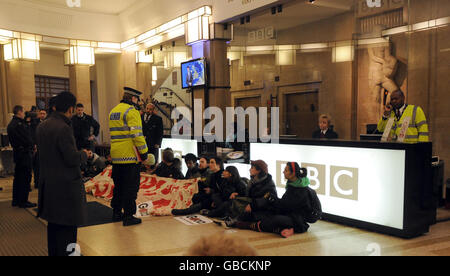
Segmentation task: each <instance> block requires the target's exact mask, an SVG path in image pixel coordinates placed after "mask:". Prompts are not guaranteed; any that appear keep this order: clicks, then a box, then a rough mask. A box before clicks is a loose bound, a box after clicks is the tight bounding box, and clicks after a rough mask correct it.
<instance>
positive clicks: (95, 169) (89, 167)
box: [81, 153, 106, 180]
mask: <svg viewBox="0 0 450 276" xmlns="http://www.w3.org/2000/svg"><path fill="white" fill-rule="evenodd" d="M105 168H106V159H105V158H104V157H100V156H99V155H98V154H96V153H92V155H91V156H90V157H89V158H88V159H87V161H86V163H84V164H81V174H82V175H83V179H85V180H89V179H91V178H92V177H96V176H97V175H99V174H100V173H102V172H103V170H104V169H105Z"/></svg>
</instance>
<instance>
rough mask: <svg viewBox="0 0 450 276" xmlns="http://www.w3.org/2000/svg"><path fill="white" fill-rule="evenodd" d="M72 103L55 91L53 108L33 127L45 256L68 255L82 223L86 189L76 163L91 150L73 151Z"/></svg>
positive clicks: (71, 97)
mask: <svg viewBox="0 0 450 276" xmlns="http://www.w3.org/2000/svg"><path fill="white" fill-rule="evenodd" d="M75 105H76V98H75V96H74V95H73V94H71V93H70V92H63V93H61V94H59V95H58V96H57V98H56V99H55V111H54V112H53V113H52V114H51V116H50V117H49V118H48V119H47V120H46V121H44V122H42V123H41V124H40V125H39V126H38V128H37V145H38V150H39V163H40V167H39V168H40V178H39V202H38V205H39V209H38V217H41V218H42V219H44V220H46V221H48V227H47V239H48V254H49V256H67V255H68V254H71V253H72V252H68V250H70V249H71V248H70V246H71V245H72V246H74V247H75V244H76V243H77V230H78V227H79V226H82V225H83V224H85V222H86V216H87V210H86V192H85V190H84V185H83V182H82V178H81V169H80V166H81V164H82V163H85V162H86V160H87V158H89V157H90V156H91V155H92V152H91V151H88V150H82V151H78V150H77V146H76V142H75V138H74V136H73V129H72V125H71V124H72V122H71V118H72V115H73V112H74V109H75ZM75 248H76V247H75ZM72 249H73V248H72Z"/></svg>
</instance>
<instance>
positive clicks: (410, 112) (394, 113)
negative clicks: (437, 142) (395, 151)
mask: <svg viewBox="0 0 450 276" xmlns="http://www.w3.org/2000/svg"><path fill="white" fill-rule="evenodd" d="M391 118H393V119H394V125H393V126H392V130H391V134H390V136H391V137H392V140H394V141H396V140H397V139H398V137H399V135H400V131H401V129H402V124H403V122H404V121H405V120H406V118H411V121H410V123H409V128H408V130H407V132H406V136H405V140H404V143H410V144H413V143H420V142H429V141H430V139H429V136H430V135H429V132H428V123H427V118H426V117H425V113H424V112H423V110H422V108H420V107H419V106H414V105H408V104H406V103H405V94H404V93H403V92H402V91H401V90H397V91H395V92H393V93H392V94H391V102H390V104H387V105H386V107H385V112H384V115H383V118H382V119H381V120H380V122H379V123H378V131H379V132H381V133H383V132H384V131H385V129H386V126H387V123H388V121H389V119H391Z"/></svg>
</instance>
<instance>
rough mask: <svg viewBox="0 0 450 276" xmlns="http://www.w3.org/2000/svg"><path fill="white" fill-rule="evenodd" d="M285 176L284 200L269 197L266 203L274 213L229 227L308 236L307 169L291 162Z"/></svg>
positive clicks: (309, 205)
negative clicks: (305, 234) (257, 219)
mask: <svg viewBox="0 0 450 276" xmlns="http://www.w3.org/2000/svg"><path fill="white" fill-rule="evenodd" d="M283 173H284V176H285V178H286V179H288V182H287V185H286V193H285V194H284V195H283V197H282V198H281V199H278V198H277V197H273V196H269V197H267V200H266V204H268V205H272V206H273V207H274V211H275V212H274V213H273V214H272V215H267V216H265V217H262V218H261V219H260V220H259V221H257V222H243V221H233V220H229V221H227V225H228V226H233V227H237V228H240V229H251V230H254V231H258V232H269V233H277V234H280V235H281V236H282V237H284V238H288V237H290V236H292V235H293V234H294V233H305V232H306V231H308V228H309V225H308V224H307V223H306V221H305V219H304V218H305V217H306V215H307V212H308V210H311V208H312V207H311V201H310V199H309V192H308V190H307V189H308V186H309V185H310V181H309V179H308V178H307V177H306V176H307V170H306V169H304V168H300V166H299V165H298V163H295V162H291V163H288V164H287V166H286V168H285V170H284V172H283Z"/></svg>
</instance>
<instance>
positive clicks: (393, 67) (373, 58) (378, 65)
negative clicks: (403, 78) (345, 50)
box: [368, 45, 399, 103]
mask: <svg viewBox="0 0 450 276" xmlns="http://www.w3.org/2000/svg"><path fill="white" fill-rule="evenodd" d="M368 51H369V59H370V60H369V61H370V63H369V87H370V90H371V91H372V93H373V94H375V95H376V96H377V102H379V103H380V102H381V94H382V92H384V91H383V89H385V90H387V91H388V92H389V93H392V92H394V91H397V90H398V89H399V87H398V85H397V84H396V83H395V81H394V77H395V74H396V73H397V69H398V60H397V59H396V58H395V57H393V56H392V55H391V45H389V46H385V47H372V48H369V49H368Z"/></svg>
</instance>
